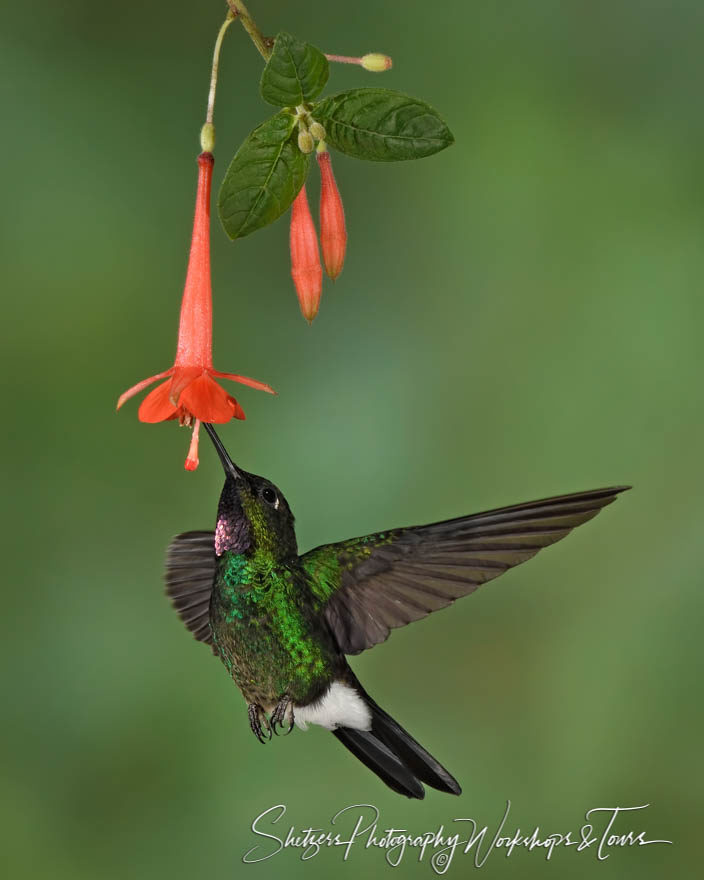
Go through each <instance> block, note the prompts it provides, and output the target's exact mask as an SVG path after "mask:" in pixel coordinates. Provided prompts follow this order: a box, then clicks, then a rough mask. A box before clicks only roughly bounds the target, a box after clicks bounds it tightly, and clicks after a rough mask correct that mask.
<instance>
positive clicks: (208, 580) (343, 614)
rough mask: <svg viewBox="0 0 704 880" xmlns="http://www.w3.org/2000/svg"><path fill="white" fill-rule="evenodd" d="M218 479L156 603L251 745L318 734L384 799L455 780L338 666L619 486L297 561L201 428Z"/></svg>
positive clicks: (279, 526)
mask: <svg viewBox="0 0 704 880" xmlns="http://www.w3.org/2000/svg"><path fill="white" fill-rule="evenodd" d="M204 427H205V429H206V430H207V432H208V434H209V435H210V437H211V439H212V441H213V443H214V445H215V449H216V451H217V453H218V456H219V458H220V461H221V462H222V466H223V468H224V471H225V484H224V486H223V490H222V493H221V495H220V501H219V504H218V511H217V520H216V525H215V530H214V531H192V532H186V533H184V534H181V535H178V536H177V537H175V538H174V539H173V540H172V542H171V543H170V545H169V548H168V550H167V557H166V592H167V595H168V596H169V598H170V599H171V602H172V604H173V605H174V607H175V609H176V611H177V612H178V614H179V616H180V617H181V619H182V620H183V622H184V623H185V625H186V627H187V628H188V629H189V630H190V631H191V632H192V634H193V635H194V637H195V638H196V639H198V640H199V641H201V642H205V643H206V644H208V645H210V648H211V650H212V652H213V654H215V655H216V656H217V657H219V658H220V660H221V661H222V663H223V664H224V666H225V669H226V670H227V672H228V673H229V675H230V676H231V677H232V679H233V680H234V682H235V684H236V685H237V686H238V688H239V689H240V691H241V693H242V695H243V697H244V699H245V700H246V702H247V705H248V717H249V725H250V727H251V729H252V732H253V733H254V735H255V736H256V737H257V739H258V740H259V741H260V742H266V741H267V740H271V738H272V733H274V734H277V735H278V733H279V731H280V730H281V731H286V732H287V733H290V732H291V731H292V730H293V729H294V726H295V727H298V728H301V729H304V730H305V729H306V728H307V726H308V724H311V723H312V724H317V725H320V726H321V727H323V728H326V729H327V730H330V731H331V732H332V733H333V735H334V736H335V737H337V739H338V740H339V741H340V742H341V743H342V744H343V745H344V746H345V747H346V748H347V749H348V750H349V751H350V752H351V753H352V754H353V755H354V756H355V757H356V758H358V759H359V760H360V761H361V762H362V763H363V764H365V765H366V766H367V767H368V768H369V769H370V770H372V771H373V772H374V773H376V775H377V776H378V777H379V778H380V779H381V780H382V781H383V782H384V783H386V785H387V786H389V788H391V789H392V790H393V791H395V792H398V793H399V794H402V795H406V796H407V797H409V798H422V797H424V795H425V789H424V787H423V783H425V784H426V785H429V786H431V787H432V788H435V789H437V790H439V791H442V792H448V793H450V794H455V795H459V794H460V793H461V788H460V786H459V783H458V782H457V780H456V779H455V778H454V777H453V776H452V775H451V774H450V773H449V772H448V771H447V770H446V769H445V768H444V767H443V766H442V764H440V763H439V762H438V761H437V760H436V759H435V758H434V757H433V756H432V755H430V753H429V752H427V751H426V750H425V749H424V748H423V746H421V745H420V743H418V742H417V741H416V740H415V739H414V738H413V737H412V736H411V735H410V734H409V733H408V732H407V731H406V730H404V728H403V727H401V725H400V724H399V723H398V722H396V721H395V720H394V719H393V718H392V717H391V716H390V715H389V714H388V713H387V712H385V711H384V710H383V709H382V708H381V707H380V706H379V705H378V704H377V703H376V702H375V701H374V700H373V699H372V697H371V696H370V695H369V694H368V693H367V692H366V690H365V689H364V688H363V687H362V685H361V683H360V682H359V680H358V678H357V676H356V675H355V674H354V672H353V671H352V669H351V667H350V665H349V663H348V662H347V657H348V656H350V655H354V654H359V653H360V652H361V651H364V650H366V649H367V648H371V647H372V646H373V645H376V644H378V643H379V642H383V641H384V640H385V639H386V638H387V637H388V635H389V632H390V630H391V629H393V628H395V627H399V626H404V625H405V624H407V623H410V622H411V621H414V620H418V619H420V618H421V617H425V616H426V615H428V614H430V613H431V612H433V611H437V610H438V609H440V608H445V607H446V606H447V605H450V604H452V603H453V602H454V601H455V599H458V598H460V597H461V596H466V595H468V594H469V593H472V592H474V590H476V589H477V587H478V586H480V585H481V584H483V583H485V582H486V581H489V580H491V579H492V578H495V577H498V576H499V575H501V574H503V573H504V572H505V571H507V570H508V569H509V568H512V567H513V566H515V565H519V564H520V563H522V562H525V561H526V560H528V559H530V558H531V557H532V556H535V554H536V553H537V552H538V551H539V550H541V549H542V548H543V547H547V546H548V545H549V544H553V543H555V542H556V541H559V540H560V539H561V538H564V537H565V536H566V535H568V534H569V532H570V531H571V530H572V529H573V528H575V526H578V525H581V523H584V522H586V521H587V520H589V519H591V518H592V517H594V516H596V514H597V513H598V512H599V511H600V510H601V509H602V507H605V506H606V505H607V504H611V502H612V501H614V500H615V498H616V496H617V495H618V494H619V493H620V492H622V491H624V490H625V489H628V488H630V487H628V486H615V487H612V488H606V489H595V490H593V491H591V492H577V493H574V494H571V495H559V496H556V497H554V498H545V499H542V500H540V501H533V502H529V503H527V504H517V505H514V506H511V507H502V508H499V509H497V510H490V511H487V512H484V513H477V514H471V515H469V516H461V517H458V518H456V519H449V520H445V521H444V522H437V523H432V524H430V525H424V526H412V527H401V528H393V529H389V530H388V531H384V532H377V533H375V534H371V535H364V536H362V537H359V538H351V539H349V540H347V541H341V542H339V543H336V544H324V545H322V546H320V547H316V548H315V549H314V550H309V551H308V552H307V553H304V554H302V555H299V553H298V546H297V543H296V533H295V530H294V517H293V514H292V513H291V508H290V507H289V505H288V502H287V501H286V498H285V497H284V495H283V493H282V492H281V490H280V489H278V488H277V486H275V485H274V484H273V483H272V482H271V481H270V480H267V479H266V478H264V477H260V476H257V475H255V474H251V473H248V472H247V471H245V470H243V469H242V468H240V467H238V466H236V465H235V464H234V463H233V461H232V459H231V458H230V456H229V455H228V453H227V451H226V450H225V448H224V446H223V444H222V442H221V440H220V438H219V437H218V435H217V433H216V432H215V430H214V428H213V427H212V425H210V424H208V423H204Z"/></svg>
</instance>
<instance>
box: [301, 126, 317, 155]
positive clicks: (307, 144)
mask: <svg viewBox="0 0 704 880" xmlns="http://www.w3.org/2000/svg"><path fill="white" fill-rule="evenodd" d="M314 148H315V142H314V141H313V135H312V134H311V133H310V132H309V131H308V130H307V129H301V130H300V131H299V132H298V149H299V150H300V151H301V152H302V153H312V152H313V150H314Z"/></svg>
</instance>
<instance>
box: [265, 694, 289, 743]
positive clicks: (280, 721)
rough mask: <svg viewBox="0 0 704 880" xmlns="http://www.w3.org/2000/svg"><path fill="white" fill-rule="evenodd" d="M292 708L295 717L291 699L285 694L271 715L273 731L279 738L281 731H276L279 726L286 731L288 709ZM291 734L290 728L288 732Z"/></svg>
mask: <svg viewBox="0 0 704 880" xmlns="http://www.w3.org/2000/svg"><path fill="white" fill-rule="evenodd" d="M289 706H291V715H293V706H292V705H291V700H290V698H289V697H288V696H287V695H286V694H284V695H283V697H281V699H280V700H279V702H278V703H277V704H276V707H275V709H274V711H273V712H272V713H271V718H270V719H269V721H270V722H271V729H272V730H273V731H274V733H275V734H276V735H277V736H278V735H279V731H278V730H277V729H276V727H277V725H278V726H279V727H280V728H281V729H282V730H283V729H284V719H285V718H288V709H289ZM287 732H288V733H290V732H291V731H290V728H289V730H288V731H287Z"/></svg>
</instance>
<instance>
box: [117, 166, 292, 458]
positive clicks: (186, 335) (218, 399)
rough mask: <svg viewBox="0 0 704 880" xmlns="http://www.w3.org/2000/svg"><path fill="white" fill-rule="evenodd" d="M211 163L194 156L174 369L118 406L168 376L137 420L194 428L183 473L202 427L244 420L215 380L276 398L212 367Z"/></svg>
mask: <svg viewBox="0 0 704 880" xmlns="http://www.w3.org/2000/svg"><path fill="white" fill-rule="evenodd" d="M213 161H214V160H213V155H212V153H201V155H200V156H199V157H198V192H197V195H196V210H195V217H194V220H193V237H192V239H191V253H190V257H189V260H188V272H187V275H186V285H185V288H184V291H183V300H182V302H181V320H180V324H179V328H178V345H177V348H176V360H175V362H174V365H173V367H171V368H170V369H168V370H165V371H164V372H163V373H157V375H156V376H150V377H149V378H148V379H144V380H143V381H142V382H138V383H137V384H136V385H133V386H132V388H130V389H128V390H127V391H125V392H124V394H122V395H121V396H120V399H119V400H118V401H117V408H118V409H119V408H120V407H121V406H122V404H123V403H125V401H127V400H129V399H130V398H131V397H134V395H135V394H139V392H140V391H143V390H144V389H145V388H147V387H148V386H149V385H151V384H152V383H154V382H156V381H157V380H158V379H165V378H167V377H168V378H167V381H166V382H163V383H162V384H161V385H159V386H158V387H157V388H154V389H153V390H152V391H150V392H149V394H148V395H147V396H146V397H145V398H144V400H143V401H142V403H141V405H140V407H139V412H138V416H139V420H140V421H142V422H163V421H166V420H168V419H178V420H179V423H180V424H181V425H191V424H192V425H193V437H192V440H191V446H190V449H189V451H188V457H187V458H186V463H185V467H186V469H187V470H195V469H196V468H197V467H198V433H199V429H200V423H201V422H215V423H218V424H223V423H224V422H229V421H230V419H233V418H234V419H244V418H245V415H244V412H243V410H242V407H241V406H240V405H239V403H238V402H237V401H236V400H235V398H234V397H232V395H230V394H228V393H227V391H225V389H224V388H223V387H222V386H221V385H219V384H218V383H217V382H216V381H215V378H214V377H216V376H217V377H218V378H219V379H231V380H232V381H233V382H240V383H242V384H243V385H249V386H250V387H251V388H258V389H259V390H261V391H268V392H269V393H271V394H274V393H275V392H274V390H273V389H272V388H270V387H269V385H266V384H265V383H264V382H258V381H257V380H256V379H248V378H247V377H246V376H239V375H237V374H235V373H221V372H220V371H218V370H215V369H214V368H213V297H212V287H211V281H210V187H211V181H212V176H213Z"/></svg>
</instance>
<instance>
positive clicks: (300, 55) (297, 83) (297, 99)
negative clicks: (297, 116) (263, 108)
mask: <svg viewBox="0 0 704 880" xmlns="http://www.w3.org/2000/svg"><path fill="white" fill-rule="evenodd" d="M328 68H329V65H328V59H327V58H326V57H325V56H324V55H323V53H322V52H321V51H320V50H319V49H316V48H315V46H311V45H310V44H308V43H302V42H301V41H300V40H297V39H296V38H295V37H292V36H291V34H287V33H285V32H283V31H282V32H281V33H280V34H279V35H278V36H277V37H276V42H275V43H274V50H273V52H272V53H271V58H270V59H269V60H268V61H267V64H266V67H265V68H264V73H262V79H261V83H260V85H259V90H260V92H261V95H262V98H264V100H265V101H268V102H269V104H274V105H275V106H277V107H297V106H298V105H299V104H303V103H307V102H308V101H313V100H314V99H315V98H317V97H318V95H319V94H320V93H321V92H322V90H323V88H324V86H325V83H326V82H327V81H328V75H329V72H330V71H329V69H328Z"/></svg>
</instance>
